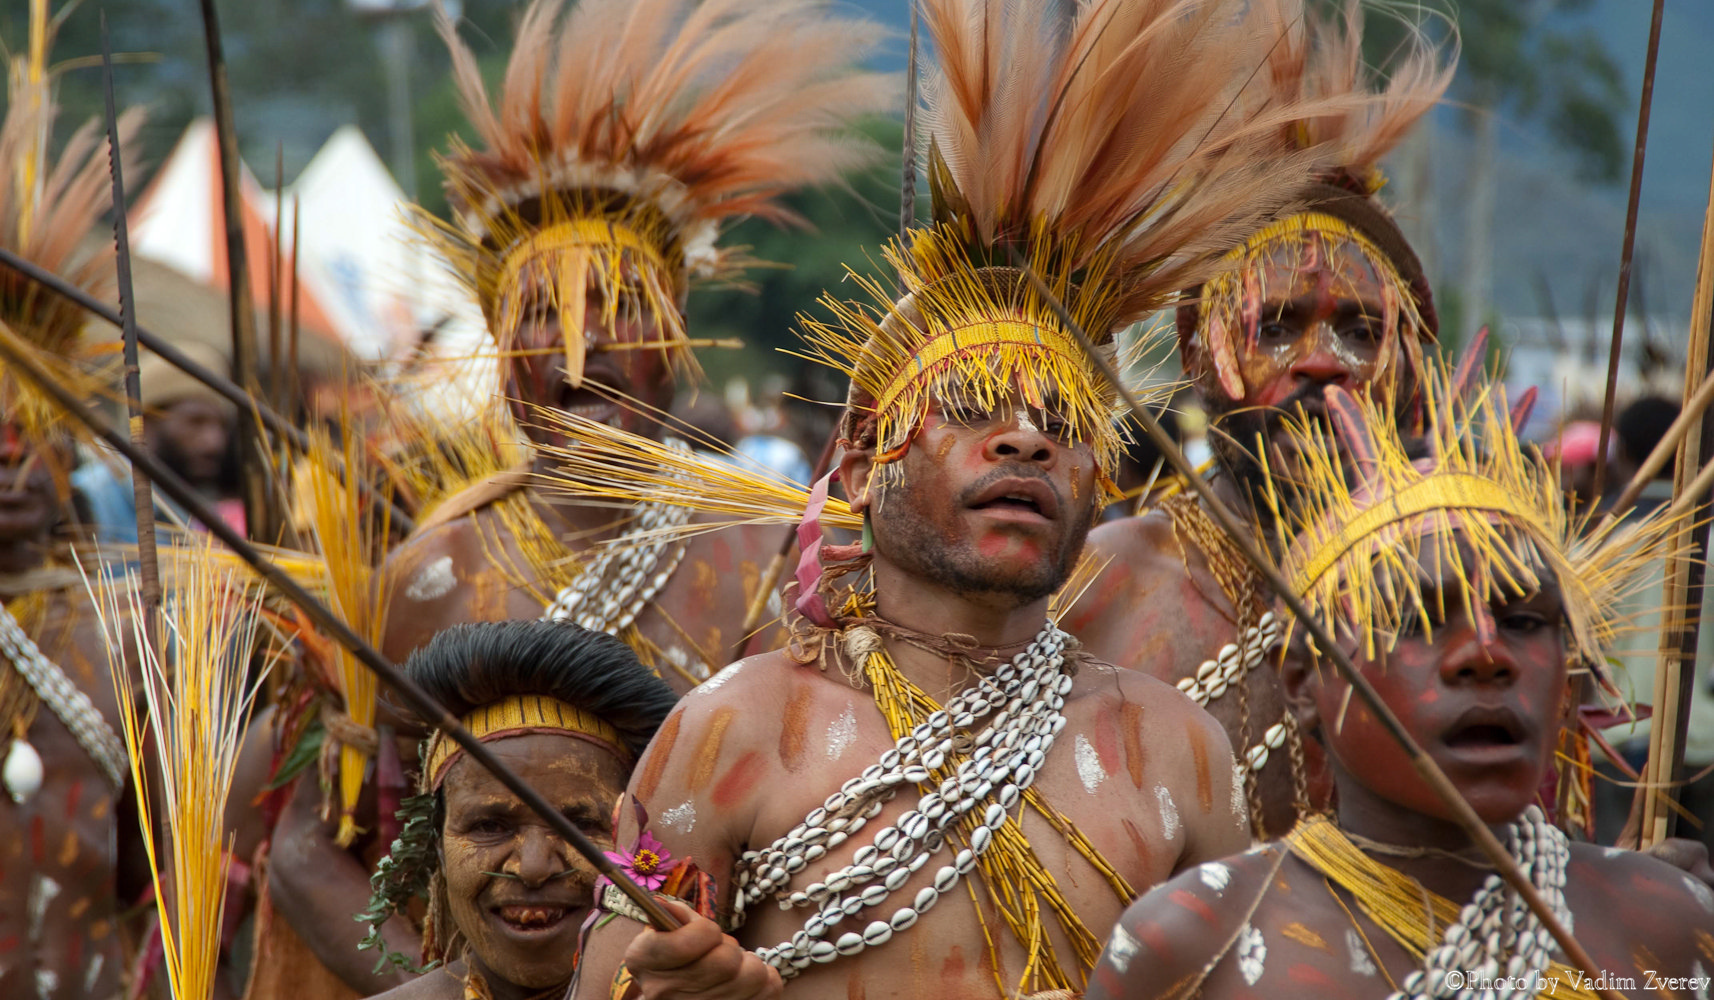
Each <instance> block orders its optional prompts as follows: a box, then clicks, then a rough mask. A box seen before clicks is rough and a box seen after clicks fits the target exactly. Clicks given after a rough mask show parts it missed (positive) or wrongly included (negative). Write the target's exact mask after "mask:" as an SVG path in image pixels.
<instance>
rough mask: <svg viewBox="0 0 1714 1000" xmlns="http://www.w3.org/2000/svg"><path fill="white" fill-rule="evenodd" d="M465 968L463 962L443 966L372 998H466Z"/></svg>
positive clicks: (420, 999) (411, 999) (456, 999)
mask: <svg viewBox="0 0 1714 1000" xmlns="http://www.w3.org/2000/svg"><path fill="white" fill-rule="evenodd" d="M463 968H464V964H463V963H462V962H454V963H453V964H452V965H450V966H442V967H441V968H438V969H435V970H434V971H433V972H429V973H425V974H424V975H422V976H419V977H417V978H416V979H413V980H411V981H410V982H408V983H405V984H404V985H402V986H395V987H393V988H392V989H390V990H388V991H387V992H385V993H377V994H375V995H374V996H373V997H372V998H371V1000H464V976H463V975H462V972H463Z"/></svg>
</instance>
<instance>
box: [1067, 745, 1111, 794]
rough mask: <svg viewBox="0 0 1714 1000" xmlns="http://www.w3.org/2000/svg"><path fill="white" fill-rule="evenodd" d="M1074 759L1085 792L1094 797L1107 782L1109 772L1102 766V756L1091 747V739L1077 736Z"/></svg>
mask: <svg viewBox="0 0 1714 1000" xmlns="http://www.w3.org/2000/svg"><path fill="white" fill-rule="evenodd" d="M1072 758H1073V759H1074V760H1076V761H1077V777H1078V778H1080V779H1082V781H1083V788H1084V790H1085V791H1087V792H1088V793H1089V794H1091V795H1094V794H1095V789H1096V788H1098V787H1100V785H1101V782H1103V781H1106V780H1107V771H1106V769H1104V768H1103V767H1102V766H1101V755H1100V754H1098V753H1096V752H1095V748H1094V747H1093V746H1090V745H1089V738H1088V737H1087V736H1084V735H1083V734H1082V733H1078V734H1077V742H1076V745H1075V750H1074V752H1073V753H1072Z"/></svg>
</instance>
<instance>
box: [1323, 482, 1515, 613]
mask: <svg viewBox="0 0 1714 1000" xmlns="http://www.w3.org/2000/svg"><path fill="white" fill-rule="evenodd" d="M1437 510H1480V511H1490V512H1492V513H1495V514H1502V515H1505V516H1506V517H1508V518H1512V519H1514V520H1517V521H1519V522H1522V523H1524V524H1529V523H1531V520H1532V513H1531V511H1530V510H1529V508H1528V507H1527V506H1526V505H1525V503H1524V502H1523V501H1522V500H1520V499H1519V498H1518V497H1517V496H1515V495H1513V494H1512V493H1511V492H1510V491H1508V490H1507V489H1505V488H1504V487H1502V486H1501V485H1500V484H1498V483H1496V482H1494V481H1493V480H1491V479H1486V478H1484V477H1482V476H1475V475H1470V474H1468V473H1461V472H1455V473H1443V474H1440V475H1433V476H1430V477H1428V478H1427V479H1424V480H1422V481H1421V482H1417V483H1412V484H1411V485H1409V486H1406V487H1405V488H1403V489H1401V490H1397V491H1395V492H1391V493H1388V494H1386V495H1385V496H1384V497H1383V498H1382V499H1381V500H1380V501H1379V502H1377V503H1375V504H1374V505H1373V506H1371V507H1367V508H1365V509H1364V510H1363V511H1361V512H1360V513H1358V514H1357V515H1356V516H1355V517H1353V518H1351V519H1350V520H1349V521H1346V522H1345V523H1344V524H1343V525H1341V526H1340V528H1339V530H1338V531H1336V532H1334V533H1333V535H1332V537H1330V538H1328V539H1327V540H1326V541H1325V542H1323V543H1321V544H1320V545H1319V546H1318V547H1317V548H1315V549H1314V550H1313V551H1311V553H1310V554H1309V556H1308V558H1306V559H1304V560H1303V561H1302V562H1301V563H1299V564H1298V565H1299V566H1300V567H1301V568H1300V569H1299V570H1298V571H1297V572H1296V573H1294V574H1293V576H1292V581H1291V582H1292V589H1293V590H1294V591H1295V592H1296V593H1299V594H1304V593H1308V592H1309V590H1310V588H1311V587H1313V586H1314V585H1315V584H1316V582H1317V581H1319V580H1320V579H1321V578H1322V577H1323V576H1326V575H1327V573H1328V571H1329V570H1331V569H1333V567H1334V566H1336V565H1338V563H1339V561H1340V560H1341V559H1343V558H1345V556H1346V555H1347V554H1348V553H1349V552H1350V551H1351V550H1352V549H1354V548H1356V547H1357V546H1359V545H1361V544H1362V543H1363V540H1364V539H1366V538H1368V537H1370V536H1371V535H1374V534H1377V533H1378V532H1380V531H1382V530H1383V529H1385V528H1387V527H1388V526H1390V525H1394V524H1397V523H1399V522H1401V521H1407V520H1409V519H1411V518H1413V517H1417V516H1419V515H1422V514H1427V513H1430V512H1432V511H1437Z"/></svg>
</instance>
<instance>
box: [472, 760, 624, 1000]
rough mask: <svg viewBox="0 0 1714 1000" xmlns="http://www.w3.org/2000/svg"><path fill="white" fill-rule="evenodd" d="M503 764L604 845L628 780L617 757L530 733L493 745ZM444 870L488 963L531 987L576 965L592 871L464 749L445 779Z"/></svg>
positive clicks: (559, 979)
mask: <svg viewBox="0 0 1714 1000" xmlns="http://www.w3.org/2000/svg"><path fill="white" fill-rule="evenodd" d="M488 748H489V750H491V751H492V752H493V754H494V756H495V757H497V758H499V759H500V762H501V763H502V764H505V765H506V766H507V767H509V768H511V769H512V773H514V774H516V775H518V776H519V777H520V778H522V779H523V780H524V782H525V783H527V784H528V785H529V786H530V787H531V788H534V789H535V790H536V791H538V792H540V793H541V794H542V797H543V798H545V799H547V800H548V802H550V803H552V804H553V805H554V806H555V808H558V809H559V810H560V811H561V812H563V813H564V814H565V815H566V817H568V818H569V819H570V820H571V821H572V822H573V823H574V824H576V825H577V827H578V828H579V829H581V830H582V831H583V832H584V834H586V835H587V836H588V837H589V839H590V840H592V841H594V842H595V843H597V844H599V845H601V846H602V847H603V848H605V849H611V848H612V840H613V838H612V833H611V826H610V824H611V822H612V815H613V804H614V803H615V802H617V801H618V800H619V795H620V793H621V792H623V791H624V789H625V782H626V779H627V778H628V775H627V773H626V770H625V768H624V766H623V765H622V764H621V763H620V762H619V760H618V758H616V757H614V756H613V754H611V753H608V752H607V751H605V750H602V749H600V748H599V747H596V746H595V745H593V744H591V743H587V742H585V741H583V740H579V739H574V738H571V737H568V736H559V735H555V734H552V733H531V734H528V735H524V736H513V737H508V738H505V739H500V740H495V741H494V742H493V743H490V744H489V745H488ZM441 790H442V793H443V794H444V795H445V800H446V821H445V825H444V826H443V827H442V830H441V862H442V872H443V873H444V875H445V877H446V891H447V899H448V903H449V909H450V911H451V915H452V919H453V922H454V923H455V924H456V925H457V926H458V929H459V931H460V932H461V933H462V934H463V935H464V937H465V939H466V940H467V941H469V942H470V946H471V949H472V950H473V951H474V952H475V954H476V958H477V960H478V961H479V962H480V963H481V965H482V966H483V968H484V970H485V971H486V972H488V973H491V974H492V975H493V976H496V977H498V978H500V979H503V980H505V981H506V982H509V983H512V984H514V985H516V986H520V987H524V988H527V989H531V990H540V989H547V988H548V987H551V986H557V985H559V984H561V983H564V982H566V981H567V980H569V979H570V978H571V974H572V972H573V971H575V969H576V966H577V932H578V928H579V927H580V926H581V925H582V923H583V919H584V917H585V916H587V915H588V912H589V909H590V906H591V903H592V900H593V889H594V886H595V877H596V872H595V869H594V868H593V867H591V866H590V864H589V863H588V862H587V861H585V860H583V857H582V856H581V855H579V854H578V853H577V852H576V851H574V850H572V849H571V847H570V846H569V845H567V844H566V842H565V841H563V840H561V839H560V838H559V837H558V836H557V835H556V834H554V833H553V831H552V830H550V829H549V828H548V826H547V824H546V823H544V822H543V821H542V819H541V817H540V816H537V815H536V814H535V813H534V812H531V811H530V810H529V809H528V808H526V807H525V806H524V804H523V803H522V802H520V801H518V799H517V797H516V796H514V795H513V794H512V793H511V792H510V791H508V790H507V789H506V788H505V787H504V786H503V785H501V784H500V782H499V781H498V780H496V779H495V778H494V776H493V775H491V774H489V773H488V771H487V770H486V769H484V768H483V767H482V766H481V765H480V764H477V763H475V762H473V761H471V760H470V759H469V758H468V757H464V758H461V759H459V760H457V761H455V762H454V763H453V765H452V767H451V768H450V769H448V771H447V774H446V780H445V782H444V783H443V784H442V785H441Z"/></svg>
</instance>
